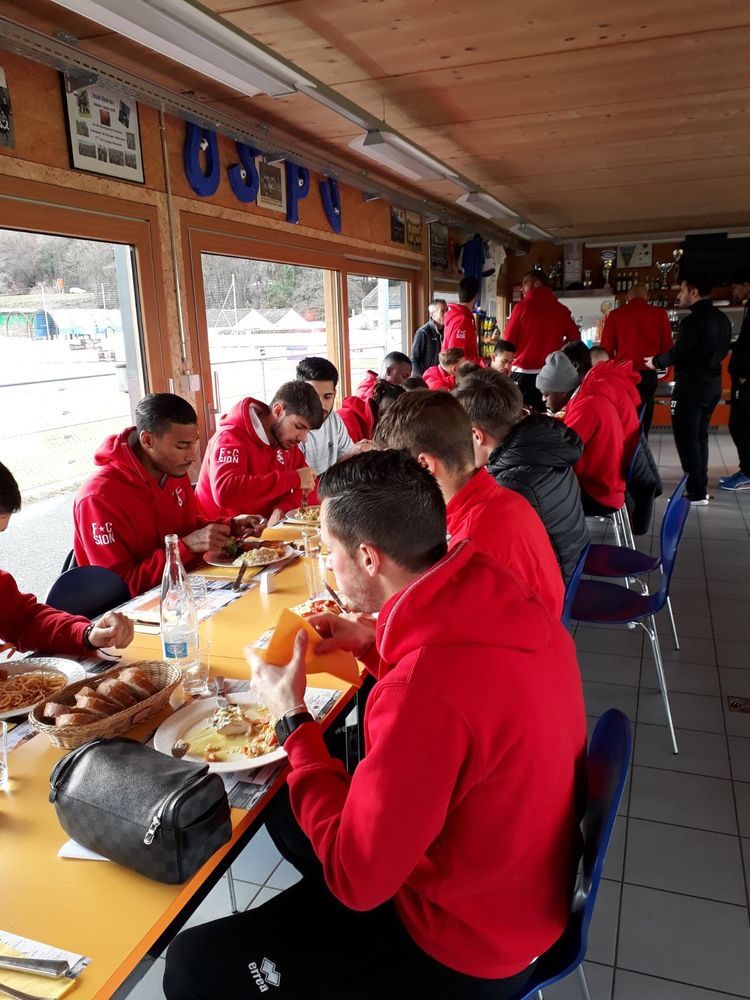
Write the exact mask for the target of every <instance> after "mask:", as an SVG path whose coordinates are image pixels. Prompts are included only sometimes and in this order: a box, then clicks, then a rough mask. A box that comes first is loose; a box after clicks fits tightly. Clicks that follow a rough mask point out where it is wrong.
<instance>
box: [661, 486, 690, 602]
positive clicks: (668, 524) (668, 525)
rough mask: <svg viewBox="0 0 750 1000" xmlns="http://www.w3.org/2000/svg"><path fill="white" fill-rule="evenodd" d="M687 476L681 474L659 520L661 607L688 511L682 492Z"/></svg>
mask: <svg viewBox="0 0 750 1000" xmlns="http://www.w3.org/2000/svg"><path fill="white" fill-rule="evenodd" d="M686 482H687V476H683V478H682V479H681V480H680V482H679V483H678V484H677V487H676V489H675V491H674V493H673V494H672V496H671V497H670V498H669V500H668V501H667V509H666V510H665V511H664V517H663V518H662V522H661V571H662V578H661V586H660V587H659V591H658V597H659V602H657V603H658V606H659V608H661V607H662V606H663V605H664V604H665V603H666V600H667V595H668V594H669V581H670V580H671V578H672V571H673V570H674V564H675V560H676V558H677V548H678V546H679V544H680V540H681V539H682V533H683V531H684V530H685V522H686V521H687V519H688V514H689V513H690V501H689V500H688V498H687V497H685V496H683V495H682V494H683V493H684V491H685V483H686Z"/></svg>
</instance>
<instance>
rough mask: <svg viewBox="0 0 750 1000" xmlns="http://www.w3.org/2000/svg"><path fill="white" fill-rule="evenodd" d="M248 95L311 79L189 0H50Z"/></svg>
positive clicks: (291, 88)
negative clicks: (125, 0)
mask: <svg viewBox="0 0 750 1000" xmlns="http://www.w3.org/2000/svg"><path fill="white" fill-rule="evenodd" d="M54 2H55V3H57V4H58V5H59V6H60V7H65V8H67V9H68V10H72V11H74V12H75V13H76V14H80V15H81V16H82V17H87V18H89V20H91V21H96V23H97V24H102V25H104V27H106V28H109V29H110V30H111V31H116V32H117V33H118V34H120V35H124V36H125V37H126V38H131V39H132V40H133V41H134V42H138V43H139V44H140V45H145V46H146V48H149V49H152V50H153V51H154V52H158V53H159V54H160V55H163V56H167V57H168V58H170V59H173V60H174V61H175V62H177V63H180V65H182V66H188V67H189V68H190V69H191V70H194V71H195V72H196V73H201V74H203V75H204V76H207V77H208V78H209V79H211V80H215V81H216V82H217V83H223V84H224V85H225V86H227V87H230V88H231V89H232V90H236V91H237V92H238V93H240V94H245V95H246V96H248V97H255V96H256V95H257V94H268V95H269V96H270V97H281V96H283V95H284V94H293V93H294V92H295V90H296V89H297V87H298V86H302V85H304V86H305V87H306V88H314V87H315V84H314V82H313V81H311V80H309V79H308V78H307V77H304V76H303V75H302V74H301V73H299V72H298V71H296V70H294V69H293V68H291V67H289V66H287V65H286V64H285V63H284V62H282V61H281V60H280V59H277V58H276V57H275V56H273V55H272V54H271V53H269V52H267V51H266V50H265V49H264V48H263V47H262V46H260V45H258V44H257V43H255V42H254V41H253V40H252V39H251V38H248V37H247V36H245V35H243V34H242V33H241V32H239V31H237V30H235V29H234V28H233V27H232V26H231V25H229V24H227V23H226V22H223V21H221V20H219V19H218V18H216V17H213V16H212V15H211V14H209V13H208V12H206V11H204V10H202V9H201V8H199V7H196V6H195V5H194V4H193V3H191V2H188V0H153V2H152V0H127V2H124V0H54Z"/></svg>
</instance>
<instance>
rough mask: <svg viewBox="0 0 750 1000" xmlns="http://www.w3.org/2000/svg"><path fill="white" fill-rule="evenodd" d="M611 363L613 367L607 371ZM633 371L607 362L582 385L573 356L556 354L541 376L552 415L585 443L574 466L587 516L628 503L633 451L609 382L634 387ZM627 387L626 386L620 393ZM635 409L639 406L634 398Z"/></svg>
mask: <svg viewBox="0 0 750 1000" xmlns="http://www.w3.org/2000/svg"><path fill="white" fill-rule="evenodd" d="M609 365H613V368H611V369H610V370H609V372H607V371H606V369H607V367H608V366H609ZM628 368H630V366H628ZM628 368H625V367H620V366H618V365H617V364H615V363H614V362H604V363H603V364H599V365H596V367H594V368H592V369H591V370H590V371H589V372H588V374H587V375H586V376H585V378H584V379H583V381H581V379H580V376H579V374H578V371H577V370H576V368H575V366H574V365H573V363H572V362H571V361H570V359H569V358H568V356H567V355H566V354H565V353H564V352H563V351H555V352H553V353H552V354H550V355H549V357H548V358H547V361H546V363H545V365H544V368H543V369H542V371H541V372H540V373H539V375H538V377H537V385H538V386H539V389H540V391H541V392H542V393H543V396H544V401H545V403H546V404H547V408H548V409H549V411H550V413H553V414H554V415H555V416H558V417H562V419H563V420H564V422H565V424H566V425H567V426H568V427H572V428H573V430H574V431H575V432H576V434H578V436H579V438H580V439H581V441H582V442H583V455H582V456H581V457H580V458H579V460H578V461H577V462H576V464H575V465H574V467H573V468H574V470H575V473H576V475H577V476H578V484H579V486H580V487H581V503H582V504H583V510H584V513H585V514H586V515H587V516H596V515H603V514H609V513H611V512H612V511H613V510H619V509H620V507H622V505H623V504H624V503H625V474H626V471H627V465H628V463H629V461H630V457H631V453H632V449H631V453H628V451H627V447H626V435H625V431H624V429H623V422H622V419H621V416H620V413H619V412H618V408H617V405H616V403H615V402H614V400H615V398H617V395H616V393H617V392H618V391H617V390H613V387H612V385H611V384H608V383H609V382H611V381H612V380H618V381H621V382H623V383H625V384H627V385H628V386H630V387H631V388H632V387H633V383H632V377H633V376H634V372H633V371H632V368H630V371H629V373H628ZM623 389H624V385H623V386H621V388H620V390H619V391H620V392H622V391H623ZM634 391H635V390H634ZM635 395H636V397H637V395H638V394H637V392H636V393H635ZM630 405H632V406H633V407H634V405H635V404H633V403H632V400H631V403H630ZM636 423H637V418H636Z"/></svg>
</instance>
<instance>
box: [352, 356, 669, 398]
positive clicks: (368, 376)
mask: <svg viewBox="0 0 750 1000" xmlns="http://www.w3.org/2000/svg"><path fill="white" fill-rule="evenodd" d="M670 346H671V345H670ZM379 378H380V376H379V375H378V373H377V372H374V371H373V370H372V369H371V368H369V369H368V370H367V372H366V373H365V377H364V378H363V379H362V381H361V382H360V383H359V385H358V386H357V388H356V389H355V390H354V395H355V396H359V398H360V399H369V398H370V396H372V390H373V389H374V388H375V383H376V382H377V380H378V379H379Z"/></svg>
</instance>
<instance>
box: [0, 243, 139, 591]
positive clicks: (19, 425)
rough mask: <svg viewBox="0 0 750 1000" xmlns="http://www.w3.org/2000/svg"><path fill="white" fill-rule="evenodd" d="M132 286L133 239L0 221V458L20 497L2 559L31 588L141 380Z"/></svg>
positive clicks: (66, 539)
mask: <svg viewBox="0 0 750 1000" xmlns="http://www.w3.org/2000/svg"><path fill="white" fill-rule="evenodd" d="M135 287H136V286H135V282H134V264H133V251H132V248H131V247H129V246H123V245H120V244H112V243H104V242H98V241H94V240H82V239H73V238H67V237H60V236H46V235H40V234H37V233H28V232H19V231H15V230H8V229H0V390H1V391H0V461H2V462H3V464H5V465H6V466H8V468H10V470H11V471H12V472H13V474H14V476H15V477H16V479H17V480H18V483H19V486H20V488H21V493H22V496H23V499H24V510H23V511H22V514H21V515H20V516H19V517H18V518H17V519H16V520H15V522H14V523H13V526H12V530H11V532H10V533H9V535H8V536H7V537H6V538H5V539H4V541H3V559H2V562H3V566H4V568H7V569H10V570H12V571H13V572H15V573H16V574H17V576H18V577H19V583H21V585H22V586H25V587H28V588H29V589H30V590H33V591H34V592H36V593H41V592H42V591H43V590H44V589H45V584H46V583H48V582H49V579H50V570H52V569H53V567H52V566H49V567H47V566H46V563H47V562H49V561H52V562H54V563H55V564H56V565H55V567H54V569H55V571H57V570H59V563H61V562H62V556H63V555H64V553H65V552H66V551H67V550H68V549H69V548H70V547H71V544H72V536H73V529H72V524H71V522H70V509H71V507H72V498H73V494H74V492H75V490H76V488H77V487H78V486H79V485H80V483H81V482H82V481H83V480H84V479H85V478H86V477H87V476H88V475H90V474H91V472H92V471H93V470H94V468H95V463H94V453H95V451H96V450H97V448H98V447H99V446H100V445H101V443H102V441H103V440H104V438H105V437H106V436H107V435H109V434H114V433H116V432H118V431H120V430H122V429H123V428H124V427H127V425H128V424H129V423H131V421H132V419H133V411H134V408H135V406H136V404H137V402H138V400H139V399H140V398H141V396H142V394H143V392H144V390H145V386H144V367H143V359H142V349H141V337H140V331H139V323H138V314H137V305H136V294H135ZM42 510H44V511H45V515H44V517H42V518H41V520H40V523H39V524H36V525H35V526H34V527H33V528H32V527H31V524H32V522H33V521H34V520H35V518H36V519H39V518H37V515H39V514H40V512H41V511H42ZM24 526H27V527H24ZM27 534H28V536H29V537H28V538H27V537H26V536H27ZM50 547H52V552H51V553H50ZM30 551H34V552H39V553H44V555H43V556H41V555H40V557H39V558H38V559H36V558H35V559H34V560H30V559H29V555H28V554H29V552H30ZM40 565H44V568H45V569H46V573H45V575H44V576H43V578H42V577H40V578H39V579H37V578H36V577H35V576H34V572H35V567H38V566H40ZM52 575H53V576H54V573H53V574H52Z"/></svg>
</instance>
